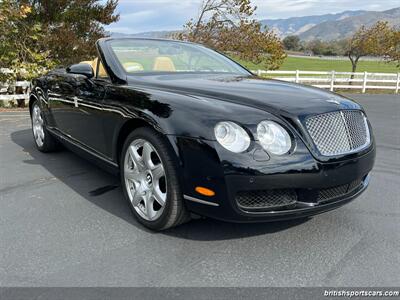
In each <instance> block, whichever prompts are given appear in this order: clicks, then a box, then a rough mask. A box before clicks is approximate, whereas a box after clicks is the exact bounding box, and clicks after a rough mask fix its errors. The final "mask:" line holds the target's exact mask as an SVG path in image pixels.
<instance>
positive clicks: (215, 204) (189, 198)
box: [183, 195, 219, 206]
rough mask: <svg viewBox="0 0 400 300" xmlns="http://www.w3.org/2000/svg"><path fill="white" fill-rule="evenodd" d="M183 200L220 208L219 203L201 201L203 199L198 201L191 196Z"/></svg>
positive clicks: (186, 196)
mask: <svg viewBox="0 0 400 300" xmlns="http://www.w3.org/2000/svg"><path fill="white" fill-rule="evenodd" d="M183 198H184V199H186V200H189V201H193V202H197V203H201V204H206V205H211V206H219V204H218V203H213V202H208V201H204V200H201V199H197V198H194V197H190V196H188V195H183Z"/></svg>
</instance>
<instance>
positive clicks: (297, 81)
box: [295, 70, 300, 83]
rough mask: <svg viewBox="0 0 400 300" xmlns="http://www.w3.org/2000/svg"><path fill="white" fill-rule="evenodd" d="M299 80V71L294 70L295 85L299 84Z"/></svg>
mask: <svg viewBox="0 0 400 300" xmlns="http://www.w3.org/2000/svg"><path fill="white" fill-rule="evenodd" d="M299 78H300V71H299V70H296V80H295V82H296V83H299Z"/></svg>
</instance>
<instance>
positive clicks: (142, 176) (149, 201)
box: [124, 139, 167, 221]
mask: <svg viewBox="0 0 400 300" xmlns="http://www.w3.org/2000/svg"><path fill="white" fill-rule="evenodd" d="M124 179H125V187H126V190H127V193H128V197H129V200H130V201H131V203H132V206H133V207H134V209H135V211H136V212H137V213H138V214H139V215H140V216H141V217H142V218H143V219H145V220H147V221H155V220H157V219H158V218H159V217H160V216H161V214H162V212H163V211H164V208H165V205H166V200H167V179H166V174H165V170H164V166H163V163H162V161H161V158H160V156H159V155H158V153H157V151H156V149H155V148H154V146H153V145H152V144H151V143H150V142H148V141H146V140H144V139H136V140H134V141H133V142H132V143H131V144H130V145H129V147H128V151H126V155H125V159H124Z"/></svg>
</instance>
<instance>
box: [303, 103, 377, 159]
mask: <svg viewBox="0 0 400 300" xmlns="http://www.w3.org/2000/svg"><path fill="white" fill-rule="evenodd" d="M306 127H307V130H308V132H309V133H310V136H311V138H312V139H313V141H314V144H315V145H316V147H317V149H318V151H319V152H320V153H321V154H322V155H324V156H335V155H340V154H346V153H352V152H356V151H359V150H361V149H363V148H365V147H367V146H368V145H369V144H370V133H369V129H368V125H367V121H366V118H365V116H364V114H363V113H362V112H361V111H353V110H344V111H335V112H331V113H326V114H322V115H317V116H313V117H309V118H307V120H306Z"/></svg>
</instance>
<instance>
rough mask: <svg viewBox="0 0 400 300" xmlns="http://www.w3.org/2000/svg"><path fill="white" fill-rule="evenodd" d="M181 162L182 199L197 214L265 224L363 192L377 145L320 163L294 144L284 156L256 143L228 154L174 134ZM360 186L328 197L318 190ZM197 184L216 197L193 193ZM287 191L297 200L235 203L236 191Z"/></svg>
mask: <svg viewBox="0 0 400 300" xmlns="http://www.w3.org/2000/svg"><path fill="white" fill-rule="evenodd" d="M175 139H176V140H175V142H176V144H175V145H177V149H176V150H177V153H178V155H179V158H180V161H181V166H182V172H181V173H182V175H183V176H182V178H181V180H182V183H183V186H184V198H185V199H186V200H187V201H186V205H187V207H188V209H189V210H190V211H192V212H194V213H197V214H199V215H203V216H208V217H212V218H216V219H220V220H225V221H232V222H265V221H277V220H287V219H293V218H302V217H307V216H313V215H316V214H319V213H323V212H326V211H329V210H332V209H335V208H338V207H340V206H342V205H344V204H346V203H348V202H350V201H352V200H354V199H355V198H357V197H358V196H359V195H360V194H361V193H363V192H364V191H365V190H366V188H367V187H368V185H369V181H370V176H369V173H370V171H371V170H372V168H373V165H374V161H375V145H374V144H372V146H371V147H370V149H368V151H364V152H363V153H360V154H353V155H351V156H350V157H348V158H347V159H343V160H340V161H336V162H321V161H318V160H317V159H315V158H314V157H313V156H312V155H311V154H310V152H309V151H308V149H307V148H306V147H305V146H304V145H302V144H301V143H298V145H297V148H296V152H295V153H294V154H292V155H290V156H288V157H279V158H271V157H268V155H267V154H265V155H264V156H263V155H262V154H260V149H258V148H257V147H254V149H252V150H251V151H250V152H248V153H243V154H240V155H239V154H233V153H229V152H227V151H226V150H224V149H221V147H220V146H219V145H218V143H216V142H213V141H204V140H197V139H186V138H175ZM355 181H357V182H358V183H359V184H358V185H357V186H355V187H354V188H353V189H351V190H350V189H349V190H348V191H347V192H346V193H342V194H338V195H337V196H334V197H330V198H329V199H320V198H318V195H319V194H318V193H319V191H326V190H328V191H329V189H332V188H336V187H340V186H343V185H348V184H350V183H351V182H355ZM197 186H202V187H206V188H209V189H212V190H213V191H215V196H214V197H206V196H202V195H199V194H198V193H196V192H195V188H196V187H197ZM276 190H290V191H291V192H292V193H295V194H296V201H294V203H290V205H287V206H279V207H272V206H271V207H257V208H246V207H243V206H241V205H239V204H238V200H237V195H238V193H240V192H242V193H243V192H244V193H246V192H254V191H276Z"/></svg>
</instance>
